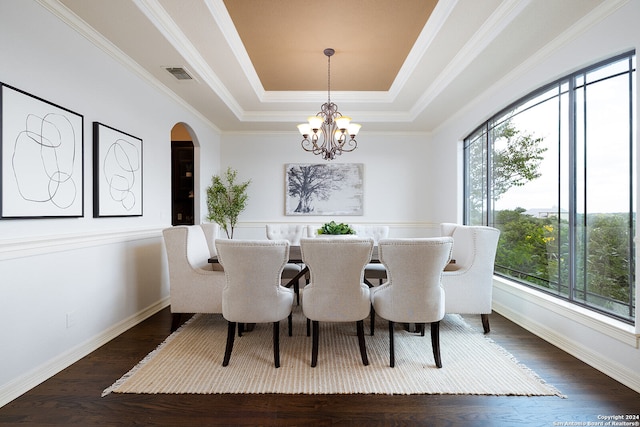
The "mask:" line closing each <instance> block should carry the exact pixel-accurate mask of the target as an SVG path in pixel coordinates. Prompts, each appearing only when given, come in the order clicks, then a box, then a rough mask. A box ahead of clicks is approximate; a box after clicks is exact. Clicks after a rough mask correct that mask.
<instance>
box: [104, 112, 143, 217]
mask: <svg viewBox="0 0 640 427" xmlns="http://www.w3.org/2000/svg"><path fill="white" fill-rule="evenodd" d="M142 164H143V152H142V139H140V138H138V137H135V136H133V135H130V134H128V133H125V132H122V131H120V130H118V129H115V128H113V127H111V126H107V125H105V124H103V123H100V122H93V216H94V218H100V217H124V216H142V206H143V191H142V190H143V187H142V178H143V175H142Z"/></svg>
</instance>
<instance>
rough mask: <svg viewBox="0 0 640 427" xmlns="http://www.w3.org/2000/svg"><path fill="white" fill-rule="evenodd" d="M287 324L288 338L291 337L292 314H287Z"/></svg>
mask: <svg viewBox="0 0 640 427" xmlns="http://www.w3.org/2000/svg"><path fill="white" fill-rule="evenodd" d="M287 323H288V326H289V336H293V313H289V317H287Z"/></svg>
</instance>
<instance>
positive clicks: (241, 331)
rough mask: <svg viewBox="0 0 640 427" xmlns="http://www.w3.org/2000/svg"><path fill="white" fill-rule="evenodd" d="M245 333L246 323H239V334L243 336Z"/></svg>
mask: <svg viewBox="0 0 640 427" xmlns="http://www.w3.org/2000/svg"><path fill="white" fill-rule="evenodd" d="M243 333H244V323H238V336H239V337H241V336H242V334H243Z"/></svg>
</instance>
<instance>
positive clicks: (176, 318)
mask: <svg viewBox="0 0 640 427" xmlns="http://www.w3.org/2000/svg"><path fill="white" fill-rule="evenodd" d="M181 318H182V313H173V314H172V316H171V332H175V330H176V329H178V326H180V319H181Z"/></svg>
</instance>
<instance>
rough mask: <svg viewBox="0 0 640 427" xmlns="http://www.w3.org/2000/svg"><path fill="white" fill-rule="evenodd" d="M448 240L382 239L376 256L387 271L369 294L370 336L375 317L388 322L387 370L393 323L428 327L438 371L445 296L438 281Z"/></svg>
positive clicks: (392, 363) (392, 355)
mask: <svg viewBox="0 0 640 427" xmlns="http://www.w3.org/2000/svg"><path fill="white" fill-rule="evenodd" d="M452 246H453V239H452V238H451V237H437V238H419V239H382V240H380V242H379V243H378V256H379V257H380V261H381V262H382V263H383V264H384V265H385V267H386V268H387V274H388V280H387V281H386V282H385V283H384V284H382V285H381V286H378V287H376V288H373V289H372V290H371V304H372V306H373V309H372V310H371V332H372V334H373V332H374V328H373V325H374V323H375V314H378V315H379V316H381V317H382V318H384V319H387V320H388V321H389V366H391V367H392V368H393V367H394V366H395V349H394V343H393V332H394V327H395V326H394V324H395V322H401V323H415V324H416V325H421V326H422V327H421V328H420V329H421V332H422V335H424V325H425V324H426V323H430V324H431V345H432V347H433V357H434V359H435V362H436V366H437V367H438V368H441V367H442V360H441V358H440V320H442V318H443V317H444V313H445V309H444V306H445V292H444V290H443V289H442V284H441V282H440V278H441V276H442V270H444V267H445V266H446V265H447V264H448V263H449V259H450V257H451V248H452Z"/></svg>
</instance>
